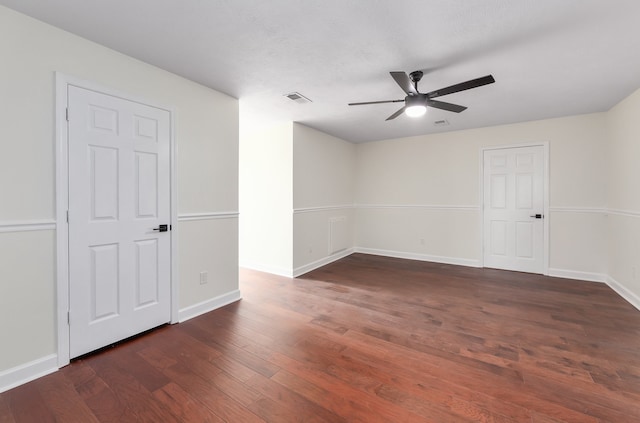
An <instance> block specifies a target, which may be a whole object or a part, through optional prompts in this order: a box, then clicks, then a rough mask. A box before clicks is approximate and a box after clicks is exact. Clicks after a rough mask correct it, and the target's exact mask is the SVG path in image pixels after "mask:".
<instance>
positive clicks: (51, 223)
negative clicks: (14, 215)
mask: <svg viewBox="0 0 640 423" xmlns="http://www.w3.org/2000/svg"><path fill="white" fill-rule="evenodd" d="M55 229H56V221H55V219H39V220H20V221H14V222H12V221H6V222H0V233H2V232H29V231H52V230H55Z"/></svg>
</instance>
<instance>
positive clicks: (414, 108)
mask: <svg viewBox="0 0 640 423" xmlns="http://www.w3.org/2000/svg"><path fill="white" fill-rule="evenodd" d="M404 104H405V109H404V112H405V114H406V115H407V116H409V117H420V116H422V115H424V114H425V113H426V112H427V98H426V96H425V95H424V94H416V95H409V96H407V98H405V100H404Z"/></svg>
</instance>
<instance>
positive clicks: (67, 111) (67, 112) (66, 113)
mask: <svg viewBox="0 0 640 423" xmlns="http://www.w3.org/2000/svg"><path fill="white" fill-rule="evenodd" d="M64 117H65V119H67V122H69V108H68V107H67V108H66V109H65V112H64Z"/></svg>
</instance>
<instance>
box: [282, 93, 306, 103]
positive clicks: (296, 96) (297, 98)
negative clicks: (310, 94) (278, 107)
mask: <svg viewBox="0 0 640 423" xmlns="http://www.w3.org/2000/svg"><path fill="white" fill-rule="evenodd" d="M285 97H287V98H288V99H289V100H293V101H295V102H296V103H311V100H309V99H308V98H307V97H305V96H303V95H302V94H300V93H298V92H293V93H289V94H285Z"/></svg>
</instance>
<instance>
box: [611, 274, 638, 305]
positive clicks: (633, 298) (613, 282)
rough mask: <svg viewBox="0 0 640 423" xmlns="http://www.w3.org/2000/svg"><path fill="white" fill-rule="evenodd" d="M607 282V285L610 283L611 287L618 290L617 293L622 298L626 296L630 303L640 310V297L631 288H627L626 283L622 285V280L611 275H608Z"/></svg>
mask: <svg viewBox="0 0 640 423" xmlns="http://www.w3.org/2000/svg"><path fill="white" fill-rule="evenodd" d="M606 283H607V285H609V288H611V289H613V290H614V291H616V293H617V294H618V295H620V296H621V297H622V298H624V299H625V300H626V301H627V302H628V303H629V304H631V305H632V306H634V307H635V308H637V309H638V310H640V297H638V296H637V295H636V294H634V293H633V292H631V291H630V290H629V289H627V288H626V287H625V286H624V285H622V284H621V283H620V282H618V281H617V280H615V279H614V278H612V277H611V276H607V280H606Z"/></svg>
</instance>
